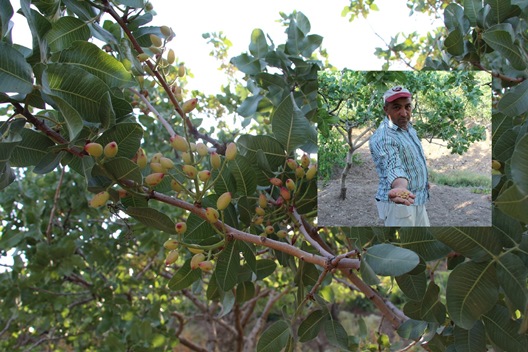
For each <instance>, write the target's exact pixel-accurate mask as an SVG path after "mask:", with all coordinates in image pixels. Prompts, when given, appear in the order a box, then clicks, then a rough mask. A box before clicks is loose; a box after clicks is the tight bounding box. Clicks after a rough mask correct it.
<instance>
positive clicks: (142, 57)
mask: <svg viewBox="0 0 528 352" xmlns="http://www.w3.org/2000/svg"><path fill="white" fill-rule="evenodd" d="M149 58H150V56H149V55H148V54H146V53H141V54H139V55H138V56H137V59H138V60H139V62H145V61H147V60H148V59H149Z"/></svg>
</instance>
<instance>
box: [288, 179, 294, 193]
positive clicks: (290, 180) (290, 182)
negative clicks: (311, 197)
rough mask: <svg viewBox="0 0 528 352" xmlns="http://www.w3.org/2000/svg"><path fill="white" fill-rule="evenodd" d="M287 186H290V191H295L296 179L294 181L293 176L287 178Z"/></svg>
mask: <svg viewBox="0 0 528 352" xmlns="http://www.w3.org/2000/svg"><path fill="white" fill-rule="evenodd" d="M286 188H288V189H289V190H290V191H295V181H293V180H292V179H291V178H289V179H287V180H286Z"/></svg>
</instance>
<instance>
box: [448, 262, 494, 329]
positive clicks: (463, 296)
mask: <svg viewBox="0 0 528 352" xmlns="http://www.w3.org/2000/svg"><path fill="white" fill-rule="evenodd" d="M498 286H499V285H498V282H497V275H496V270H495V266H493V265H492V264H490V263H475V262H465V263H462V264H459V265H458V266H457V267H456V268H455V269H453V271H452V272H451V274H450V275H449V278H448V280H447V290H446V301H447V311H448V312H449V316H450V317H451V319H452V320H453V321H454V322H455V324H456V325H458V326H460V327H462V328H464V329H471V327H472V326H473V324H474V323H475V321H477V320H478V319H480V317H481V316H482V315H483V314H486V313H487V312H488V311H489V310H490V309H491V308H492V307H493V306H494V305H495V304H496V303H497V299H498V297H499V287H498Z"/></svg>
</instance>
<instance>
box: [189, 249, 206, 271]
mask: <svg viewBox="0 0 528 352" xmlns="http://www.w3.org/2000/svg"><path fill="white" fill-rule="evenodd" d="M204 260H205V255H204V254H203V253H196V254H195V255H193V257H192V258H191V269H192V270H194V269H198V264H200V263H201V262H203V261H204Z"/></svg>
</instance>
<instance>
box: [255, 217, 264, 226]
mask: <svg viewBox="0 0 528 352" xmlns="http://www.w3.org/2000/svg"><path fill="white" fill-rule="evenodd" d="M263 221H264V217H263V216H257V217H256V218H255V220H254V221H253V224H255V225H260V224H262V222H263Z"/></svg>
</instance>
